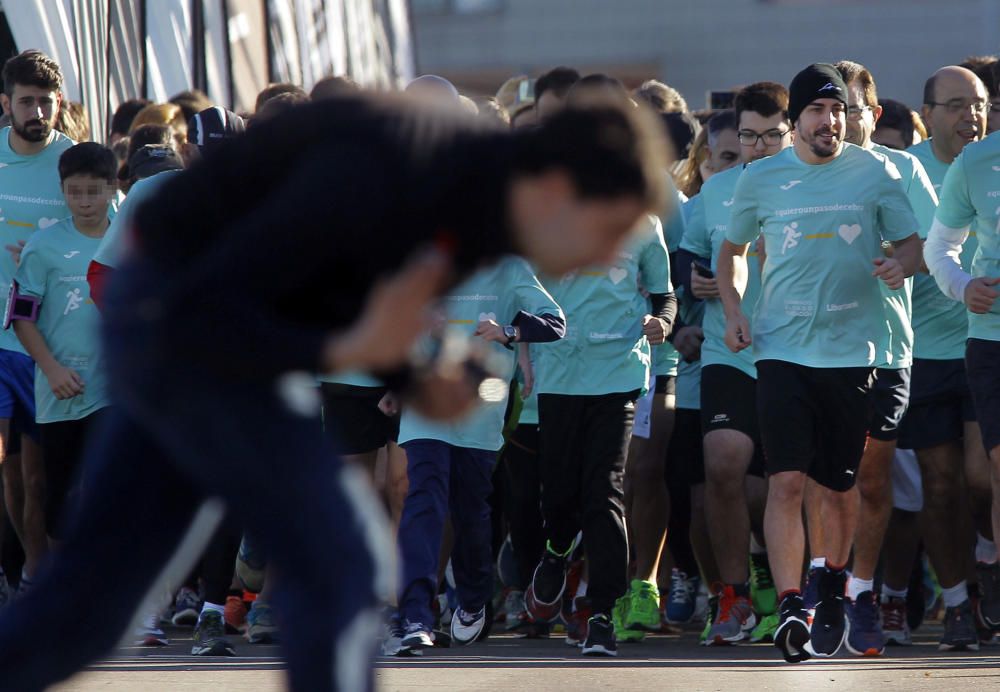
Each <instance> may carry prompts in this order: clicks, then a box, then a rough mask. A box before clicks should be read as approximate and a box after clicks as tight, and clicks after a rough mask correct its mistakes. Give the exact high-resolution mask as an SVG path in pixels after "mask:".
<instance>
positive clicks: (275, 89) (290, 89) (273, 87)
mask: <svg viewBox="0 0 1000 692" xmlns="http://www.w3.org/2000/svg"><path fill="white" fill-rule="evenodd" d="M281 94H294V95H295V96H301V97H302V100H304V101H308V100H309V94H307V93H306V90H305V89H303V88H302V87H300V86H298V85H296V84H290V83H288V82H279V83H277V84H268V85H267V86H266V87H264V88H263V89H262V90H261V92H260V93H259V94H257V102H256V103H254V107H253V112H254V113H257V112H258V111H260V109H261V106H263V105H264V104H265V103H267V102H268V101H270V100H271V99H273V98H274V97H275V96H280V95H281Z"/></svg>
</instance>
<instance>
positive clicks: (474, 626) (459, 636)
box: [451, 606, 486, 646]
mask: <svg viewBox="0 0 1000 692" xmlns="http://www.w3.org/2000/svg"><path fill="white" fill-rule="evenodd" d="M485 626H486V606H483V607H482V608H480V609H479V610H477V611H476V612H475V613H467V612H465V610H464V609H463V608H462V607H461V606H459V607H458V609H457V610H455V615H454V616H452V618H451V640H452V641H453V642H454V643H456V644H459V645H462V646H464V645H466V644H471V643H472V642H474V641H476V638H477V637H479V635H480V634H482V632H483V627H485Z"/></svg>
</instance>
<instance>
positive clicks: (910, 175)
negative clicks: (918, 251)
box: [872, 144, 937, 370]
mask: <svg viewBox="0 0 1000 692" xmlns="http://www.w3.org/2000/svg"><path fill="white" fill-rule="evenodd" d="M872 150H873V151H876V152H878V153H879V154H882V155H883V156H885V157H886V158H888V159H889V160H890V161H892V162H893V164H895V166H896V169H897V170H898V171H899V175H900V176H901V178H902V180H901V181H900V182H901V183H902V185H903V191H904V192H906V197H907V199H909V200H910V206H911V207H912V208H913V214H914V216H916V217H917V221H918V222H920V230H919V233H920V236H921V237H926V236H927V231H929V230H930V227H931V223H933V221H934V212H935V211H936V210H937V194H936V193H935V192H934V186H933V184H932V183H931V181H930V178H928V177H927V172H926V171H924V166H923V164H921V163H920V160H919V159H917V158H916V157H915V156H913V155H912V154H908V153H907V152H905V151H900V150H898V149H890V148H889V147H884V146H882V145H881V144H875V145H873V146H872ZM913 281H914V280H913V277H912V276H911V277H909V278H908V279H907V280H906V284H905V285H904V286H903V288H902V289H901V290H898V291H894V290H892V289H891V288H889V287H888V286H886V285H885V282H884V281H879V287H880V288H881V289H882V295H883V297H884V298H885V307H886V313H885V315H886V320H887V321H888V322H889V338H890V342H889V349H888V351H887V353H886V354H885V358H884V361H883V362H882V363H880V364H879V367H881V368H886V369H889V370H901V369H903V368H908V367H910V366H911V365H912V364H913V327H912V326H911V321H912V316H913Z"/></svg>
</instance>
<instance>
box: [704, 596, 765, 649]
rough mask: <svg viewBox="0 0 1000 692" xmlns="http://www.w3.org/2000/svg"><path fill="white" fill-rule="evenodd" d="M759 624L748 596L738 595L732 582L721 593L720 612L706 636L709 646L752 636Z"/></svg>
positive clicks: (721, 644) (733, 642) (734, 641)
mask: <svg viewBox="0 0 1000 692" xmlns="http://www.w3.org/2000/svg"><path fill="white" fill-rule="evenodd" d="M756 625H757V617H756V616H755V615H754V614H753V606H752V605H751V604H750V599H749V598H747V597H746V596H737V595H736V592H735V591H734V590H733V587H732V585H731V584H726V586H724V587H723V589H722V593H721V594H720V595H719V614H718V615H717V616H716V618H715V622H713V623H712V628H711V629H710V630H709V631H708V636H707V637H706V639H707V643H708V645H709V646H723V645H725V644H735V643H736V642H741V641H743V640H744V639H746V638H747V637H749V636H750V632H752V631H753V628H754V627H755V626H756Z"/></svg>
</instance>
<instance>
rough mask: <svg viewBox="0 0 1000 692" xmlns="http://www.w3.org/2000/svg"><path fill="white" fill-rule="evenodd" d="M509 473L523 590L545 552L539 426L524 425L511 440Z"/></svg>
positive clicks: (506, 465)
mask: <svg viewBox="0 0 1000 692" xmlns="http://www.w3.org/2000/svg"><path fill="white" fill-rule="evenodd" d="M502 464H503V469H504V470H505V471H506V473H507V490H508V496H507V498H508V503H507V508H506V510H507V521H508V524H509V526H510V543H511V547H512V548H513V550H514V559H515V561H516V562H517V569H518V574H519V575H520V583H519V584H512V585H511V586H513V587H515V588H517V589H519V590H521V591H523V590H524V589H526V588H527V587H528V584H530V583H531V577H532V574H533V573H534V571H535V565H536V564H537V563H538V560H539V559H540V558H541V556H542V551H543V550H545V536H544V535H543V532H542V507H541V502H542V481H541V475H540V472H539V468H538V426H537V425H525V424H521V425H518V426H517V429H516V430H514V432H513V433H511V435H510V439H509V440H507V446H506V447H504V451H503V457H502Z"/></svg>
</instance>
